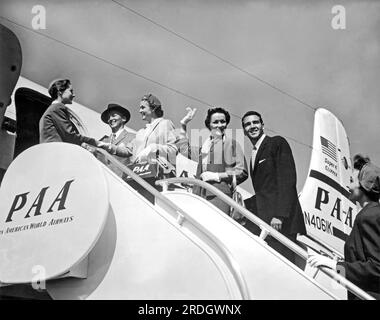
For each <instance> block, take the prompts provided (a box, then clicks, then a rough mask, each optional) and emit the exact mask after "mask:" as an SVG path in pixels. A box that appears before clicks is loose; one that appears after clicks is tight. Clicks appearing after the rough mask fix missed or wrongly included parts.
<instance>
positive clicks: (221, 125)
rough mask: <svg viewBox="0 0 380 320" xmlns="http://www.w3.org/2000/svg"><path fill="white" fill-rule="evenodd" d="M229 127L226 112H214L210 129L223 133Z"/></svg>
mask: <svg viewBox="0 0 380 320" xmlns="http://www.w3.org/2000/svg"><path fill="white" fill-rule="evenodd" d="M226 128H227V120H226V115H225V114H224V113H219V112H217V113H214V114H213V115H212V116H211V119H210V129H211V131H219V132H220V134H223V133H224V131H225V130H226Z"/></svg>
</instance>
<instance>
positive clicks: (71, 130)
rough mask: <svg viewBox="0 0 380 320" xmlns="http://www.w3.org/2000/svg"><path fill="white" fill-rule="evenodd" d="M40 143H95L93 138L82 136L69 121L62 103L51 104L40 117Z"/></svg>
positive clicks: (67, 112)
mask: <svg viewBox="0 0 380 320" xmlns="http://www.w3.org/2000/svg"><path fill="white" fill-rule="evenodd" d="M39 126H40V143H45V142H68V143H73V144H78V145H81V144H82V142H85V143H88V144H91V145H93V146H95V145H96V143H95V139H93V138H89V137H86V136H82V135H81V134H80V133H79V132H78V130H77V129H76V127H75V126H74V124H73V123H72V122H71V121H70V114H69V111H68V110H67V107H66V106H65V105H64V104H62V103H53V104H51V105H50V106H49V107H48V108H47V109H46V111H45V113H44V114H43V115H42V117H41V119H40V123H39Z"/></svg>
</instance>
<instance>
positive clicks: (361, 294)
mask: <svg viewBox="0 0 380 320" xmlns="http://www.w3.org/2000/svg"><path fill="white" fill-rule="evenodd" d="M173 183H184V184H191V185H197V186H199V187H201V188H204V189H206V190H207V191H209V192H211V193H213V194H214V195H215V196H217V197H218V198H219V199H221V200H222V201H223V202H225V203H226V204H228V205H229V206H231V207H233V208H234V209H235V210H237V211H238V212H239V213H240V214H242V215H243V216H244V217H245V218H247V219H248V220H249V221H251V222H252V223H254V224H255V225H257V226H258V227H259V228H260V229H261V234H260V238H261V239H265V237H266V236H267V235H271V236H272V237H273V238H275V239H276V240H278V241H279V242H280V243H282V244H283V245H285V246H286V247H288V248H289V249H290V250H292V251H293V252H295V253H296V254H298V255H299V256H300V257H302V258H303V259H304V260H307V258H308V253H307V251H305V250H304V249H302V248H301V247H299V246H298V245H296V244H295V243H294V242H293V241H291V240H289V239H288V238H287V237H285V236H284V235H283V234H281V233H280V232H278V231H277V230H275V229H274V228H272V227H271V226H270V225H269V224H267V223H266V222H264V221H263V220H261V219H260V218H259V217H257V216H256V215H254V214H253V213H252V212H250V211H248V210H247V209H246V208H244V207H243V206H241V205H239V204H238V203H237V202H235V201H234V200H232V198H230V197H229V196H227V195H225V194H224V193H223V192H221V191H220V190H219V189H217V188H215V187H214V186H212V185H211V184H209V183H207V182H204V181H202V180H198V179H194V178H168V179H162V180H158V181H156V184H157V185H162V187H163V189H164V190H167V186H168V184H173ZM319 270H321V271H322V272H323V273H325V274H326V275H327V276H329V277H330V278H331V279H333V280H335V281H336V282H337V283H338V284H341V285H342V286H343V287H344V288H346V289H347V290H348V291H350V292H351V293H353V294H354V295H355V296H357V297H358V298H360V299H363V300H375V298H373V297H372V296H371V295H369V294H368V293H367V292H365V291H364V290H363V289H361V288H359V287H358V286H356V285H355V284H353V283H352V282H351V281H349V280H347V279H346V278H344V277H342V276H341V275H340V274H338V273H337V272H336V271H333V270H332V269H330V268H328V267H323V266H321V267H319Z"/></svg>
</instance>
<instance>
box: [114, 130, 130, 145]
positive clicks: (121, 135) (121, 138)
mask: <svg viewBox="0 0 380 320" xmlns="http://www.w3.org/2000/svg"><path fill="white" fill-rule="evenodd" d="M126 135H127V130H125V129H123V131H122V132H120V134H119V136H118V137H117V139H116V141H115V142H114V144H119V142H120V141H122V140H123V139H124V138H125V136H126Z"/></svg>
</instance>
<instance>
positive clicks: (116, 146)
mask: <svg viewBox="0 0 380 320" xmlns="http://www.w3.org/2000/svg"><path fill="white" fill-rule="evenodd" d="M130 118H131V114H130V113H129V111H128V110H127V109H125V108H123V107H122V106H120V105H118V104H116V103H110V104H109V105H108V106H107V109H106V110H104V111H103V112H102V114H101V119H102V121H103V122H104V123H107V124H108V125H109V126H110V128H111V130H112V133H111V135H110V136H104V137H103V138H101V139H100V141H102V142H103V145H101V148H103V149H105V150H106V151H107V152H109V153H110V154H112V155H114V157H115V158H116V159H117V160H119V161H120V162H122V163H123V164H125V165H128V164H130V163H131V161H130V157H131V156H132V144H131V142H132V140H133V139H134V138H135V134H134V133H132V132H129V131H127V129H126V128H125V127H124V126H125V124H126V123H127V122H128V121H129V119H130ZM108 166H109V167H110V168H111V169H112V170H113V171H114V172H116V173H117V174H118V175H121V171H120V170H117V169H116V168H114V167H113V166H112V165H111V163H108Z"/></svg>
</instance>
